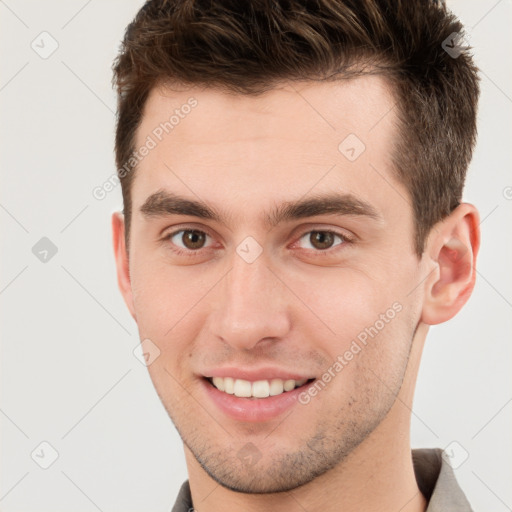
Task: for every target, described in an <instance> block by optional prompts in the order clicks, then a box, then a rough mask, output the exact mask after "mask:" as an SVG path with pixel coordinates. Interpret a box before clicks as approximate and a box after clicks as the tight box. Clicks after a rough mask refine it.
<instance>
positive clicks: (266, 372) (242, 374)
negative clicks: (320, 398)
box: [203, 367, 314, 382]
mask: <svg viewBox="0 0 512 512" xmlns="http://www.w3.org/2000/svg"><path fill="white" fill-rule="evenodd" d="M203 376H204V377H233V378H234V379H243V380H248V381H250V382H256V381H258V380H272V379H281V380H309V379H312V378H314V377H312V376H310V375H306V374H300V373H296V372H292V371H288V370H283V369H281V368H271V367H265V368H235V367H224V368H215V369H211V370H207V371H205V372H203Z"/></svg>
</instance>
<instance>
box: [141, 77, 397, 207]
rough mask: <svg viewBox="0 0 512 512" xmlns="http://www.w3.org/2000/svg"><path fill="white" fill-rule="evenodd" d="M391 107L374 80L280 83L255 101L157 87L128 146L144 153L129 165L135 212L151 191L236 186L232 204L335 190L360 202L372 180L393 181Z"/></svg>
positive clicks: (199, 191)
mask: <svg viewBox="0 0 512 512" xmlns="http://www.w3.org/2000/svg"><path fill="white" fill-rule="evenodd" d="M394 106H395V103H394V99H393V95H392V93H391V91H390V88H389V86H388V83H387V81H386V80H385V79H384V78H382V77H379V76H364V77H359V78H354V79H350V80H340V81H336V82H333V81H331V82H290V83H283V84H281V85H280V86H278V87H275V88H274V89H272V90H270V91H267V92H265V93H263V94H261V95H258V96H254V95H241V94H230V93H226V92H223V91H220V90H218V89H211V88H199V87H187V88H182V89H181V90H180V89H176V88H174V89H171V88H166V87H157V88H155V89H153V90H152V91H151V93H150V95H149V97H148V100H147V102H146V105H145V108H144V113H143V117H142V122H141V125H140V127H139V129H138V130H137V134H136V143H135V147H136V150H138V149H139V148H142V147H143V146H144V145H146V146H151V149H150V150H149V151H147V152H145V153H146V155H145V156H144V157H143V158H142V159H141V160H140V162H139V163H138V165H137V170H136V176H135V180H134V184H133V187H134V189H136V190H133V191H132V192H134V193H133V194H132V198H133V203H134V207H135V208H136V207H137V204H138V205H139V206H140V205H141V204H142V202H143V201H144V199H145V198H146V197H147V196H149V195H150V194H152V193H155V192H156V191H157V189H160V188H165V189H169V190H173V191H177V192H178V190H177V189H179V192H180V193H186V194H188V195H189V196H193V195H197V196H201V197H204V196H205V195H206V196H209V197H212V201H213V202H215V195H217V196H218V197H217V199H218V201H225V200H226V197H225V194H224V195H223V194H222V192H223V191H225V190H226V189H228V190H230V191H234V190H236V191H238V195H237V196H233V194H231V197H232V201H233V202H236V201H237V198H238V201H240V205H239V206H241V207H244V197H243V196H244V194H246V193H250V198H251V204H254V203H255V201H256V199H257V198H260V199H261V200H262V201H265V200H266V201H267V202H271V200H272V199H279V198H290V197H297V196H300V195H303V194H306V193H307V192H308V190H312V189H315V190H314V191H315V192H319V191H326V190H330V189H332V188H334V187H336V188H340V190H342V191H343V192H348V193H353V194H357V195H359V196H365V195H366V196H368V191H369V190H370V189H372V188H373V189H375V187H376V185H377V183H378V182H380V185H381V190H382V191H384V188H383V187H382V185H383V183H382V176H384V177H385V179H387V180H393V177H392V169H391V150H392V147H393V141H394V139H395V137H396V113H395V109H394ZM149 141H151V142H149ZM148 142H149V144H148ZM379 175H381V177H380V178H379ZM394 186H398V187H400V184H397V183H394ZM394 194H395V195H396V192H395V193H394ZM391 195H393V194H391ZM247 197H248V196H246V197H245V199H247ZM392 200H394V201H396V196H395V197H393V198H392ZM250 207H251V205H250V204H248V203H246V204H245V209H246V210H247V209H249V208H250Z"/></svg>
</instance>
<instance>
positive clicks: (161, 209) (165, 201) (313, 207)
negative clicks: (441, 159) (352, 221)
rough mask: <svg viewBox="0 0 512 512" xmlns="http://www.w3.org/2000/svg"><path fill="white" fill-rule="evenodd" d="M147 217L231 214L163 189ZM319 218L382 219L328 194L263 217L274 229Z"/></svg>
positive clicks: (148, 203) (355, 201)
mask: <svg viewBox="0 0 512 512" xmlns="http://www.w3.org/2000/svg"><path fill="white" fill-rule="evenodd" d="M140 211H141V213H142V214H143V215H144V216H145V217H148V218H150V217H164V216H169V215H189V216H192V217H198V218H200V219H208V220H213V221H216V222H219V223H220V224H226V221H227V219H228V218H229V216H228V215H222V213H221V212H220V211H219V210H217V209H216V208H213V207H211V206H209V205H207V204H206V203H204V202H202V201H198V200H195V199H188V198H186V197H182V196H179V195H177V194H174V193H172V192H168V191H164V190H159V191H158V192H155V193H154V194H151V195H150V196H149V197H148V198H147V199H146V200H145V202H144V204H143V205H142V206H141V208H140ZM318 215H340V216H346V215H354V216H363V217H368V218H371V219H377V220H378V219H381V218H382V216H381V215H380V214H379V213H378V212H377V210H376V209H375V208H374V207H373V206H372V205H370V204H369V203H367V202H366V201H363V200H361V199H359V198H357V197H355V196H354V195H352V194H343V193H335V192H331V193H327V194H322V195H316V196H313V197H310V198H308V199H301V200H297V201H284V202H282V203H281V204H279V205H277V206H275V207H274V208H273V209H272V210H271V211H269V212H266V213H265V214H264V215H263V223H264V225H265V226H266V227H268V228H272V227H275V226H277V225H278V224H280V223H282V222H286V221H291V220H296V219H304V218H307V217H314V216H318Z"/></svg>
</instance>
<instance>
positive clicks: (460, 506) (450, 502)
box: [172, 448, 473, 512]
mask: <svg viewBox="0 0 512 512" xmlns="http://www.w3.org/2000/svg"><path fill="white" fill-rule="evenodd" d="M442 453H443V451H442V450H441V449H440V448H417V449H414V450H412V461H413V465H414V473H415V476H416V481H417V482H418V487H419V489H420V491H421V492H422V494H423V495H424V496H425V498H426V500H427V502H428V507H427V510H426V512H473V509H472V508H471V505H470V504H469V501H468V500H467V499H466V496H465V495H464V493H463V492H462V489H461V488H460V487H459V484H458V483H457V480H456V478H455V474H454V473H453V469H452V468H451V466H450V465H449V464H448V463H447V462H446V461H445V460H444V459H443V457H442ZM193 510H194V507H193V505H192V497H191V495H190V487H189V484H188V480H187V481H186V482H185V483H184V484H183V485H182V486H181V489H180V492H179V494H178V498H177V499H176V503H175V504H174V507H173V509H172V512H192V511H193Z"/></svg>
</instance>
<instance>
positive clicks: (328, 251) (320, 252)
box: [162, 228, 354, 258]
mask: <svg viewBox="0 0 512 512" xmlns="http://www.w3.org/2000/svg"><path fill="white" fill-rule="evenodd" d="M187 231H197V232H199V233H202V234H205V235H206V236H209V237H210V238H213V237H212V236H211V235H210V234H209V233H207V232H206V231H203V230H200V229H195V228H182V229H178V230H176V231H173V232H172V233H169V234H167V235H165V236H164V237H163V239H162V240H163V241H170V240H171V239H172V237H173V236H175V235H177V234H178V233H182V232H187ZM310 233H330V234H332V235H335V236H337V237H339V238H340V239H341V240H342V242H341V243H339V244H338V245H336V246H334V247H330V248H328V249H324V250H322V249H303V250H306V251H308V252H309V251H313V255H314V256H322V255H325V254H329V255H330V254H332V253H333V252H337V251H338V250H341V247H342V246H345V245H347V244H352V243H353V242H354V240H353V238H351V237H349V236H347V235H346V234H344V233H339V232H338V231H334V230H332V229H310V230H309V231H305V232H304V233H302V234H301V235H300V236H299V237H298V239H297V242H299V241H300V240H301V239H302V238H304V236H305V235H308V234H310ZM297 242H294V243H293V245H295V244H296V243H297ZM172 245H174V247H172V248H171V250H172V251H173V252H174V253H175V254H177V255H178V256H187V257H192V258H193V257H195V256H197V255H198V254H199V253H200V252H201V251H203V250H207V249H209V248H208V247H206V248H204V247H203V248H200V249H197V250H193V249H188V250H185V249H181V248H180V247H177V246H176V245H175V244H172Z"/></svg>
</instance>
